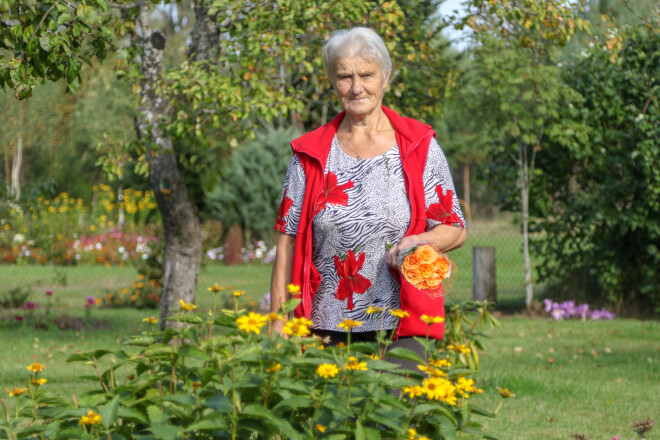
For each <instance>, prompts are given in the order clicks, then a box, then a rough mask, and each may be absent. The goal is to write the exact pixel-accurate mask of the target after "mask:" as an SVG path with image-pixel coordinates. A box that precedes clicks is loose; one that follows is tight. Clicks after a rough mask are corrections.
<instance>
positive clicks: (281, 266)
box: [270, 233, 296, 334]
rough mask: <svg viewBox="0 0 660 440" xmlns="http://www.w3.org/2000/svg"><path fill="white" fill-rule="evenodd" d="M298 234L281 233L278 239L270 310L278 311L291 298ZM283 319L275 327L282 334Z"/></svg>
mask: <svg viewBox="0 0 660 440" xmlns="http://www.w3.org/2000/svg"><path fill="white" fill-rule="evenodd" d="M295 244H296V236H295V235H288V234H282V233H280V235H279V237H278V239H277V252H276V253H275V262H274V263H273V274H272V276H271V279H270V311H271V312H277V311H278V310H279V309H280V307H281V306H282V303H283V302H285V301H287V300H288V299H289V293H288V291H287V285H288V284H289V283H290V282H291V268H292V266H293V250H294V248H295ZM283 325H284V323H283V322H282V321H275V322H274V323H273V328H274V329H275V331H277V332H278V333H280V334H282V327H283Z"/></svg>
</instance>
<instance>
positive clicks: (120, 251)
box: [117, 246, 126, 254]
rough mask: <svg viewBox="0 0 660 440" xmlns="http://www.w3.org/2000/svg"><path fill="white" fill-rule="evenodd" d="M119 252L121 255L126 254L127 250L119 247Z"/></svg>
mask: <svg viewBox="0 0 660 440" xmlns="http://www.w3.org/2000/svg"><path fill="white" fill-rule="evenodd" d="M117 251H118V252H119V253H120V254H123V253H124V252H126V248H125V247H124V246H119V249H117Z"/></svg>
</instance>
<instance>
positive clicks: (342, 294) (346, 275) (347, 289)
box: [335, 250, 371, 310]
mask: <svg viewBox="0 0 660 440" xmlns="http://www.w3.org/2000/svg"><path fill="white" fill-rule="evenodd" d="M364 257H365V255H364V252H363V253H361V254H360V255H359V256H358V258H357V260H356V259H355V253H354V252H353V251H352V250H349V251H348V253H347V255H346V259H344V261H341V260H340V259H339V257H338V256H336V255H335V267H336V268H337V275H339V285H338V286H337V293H335V298H337V299H338V300H340V301H343V300H345V299H347V298H348V301H347V303H346V308H347V309H348V310H353V307H354V305H353V293H359V294H362V293H364V292H366V291H367V289H368V288H369V287H371V281H369V280H368V279H367V278H365V277H363V276H362V275H360V274H359V273H358V272H359V271H360V270H362V265H363V264H364Z"/></svg>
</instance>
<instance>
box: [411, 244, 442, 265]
mask: <svg viewBox="0 0 660 440" xmlns="http://www.w3.org/2000/svg"><path fill="white" fill-rule="evenodd" d="M415 253H416V254H417V257H419V261H420V262H421V263H423V264H433V261H434V260H435V259H436V257H437V256H438V253H437V252H436V251H435V249H433V248H432V247H431V246H429V245H427V244H425V245H423V246H420V247H418V248H417V250H416V251H415Z"/></svg>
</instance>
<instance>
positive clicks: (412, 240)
mask: <svg viewBox="0 0 660 440" xmlns="http://www.w3.org/2000/svg"><path fill="white" fill-rule="evenodd" d="M417 243H421V241H420V240H419V237H418V236H417V235H409V236H407V237H403V238H402V239H401V240H399V242H398V243H397V244H395V245H394V246H392V247H391V248H390V251H389V252H388V253H387V257H386V258H385V261H386V262H387V265H388V266H389V267H391V268H392V269H394V270H397V269H398V268H399V254H401V253H402V252H406V251H407V250H408V249H410V248H412V247H413V246H415V245H416V244H417Z"/></svg>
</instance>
